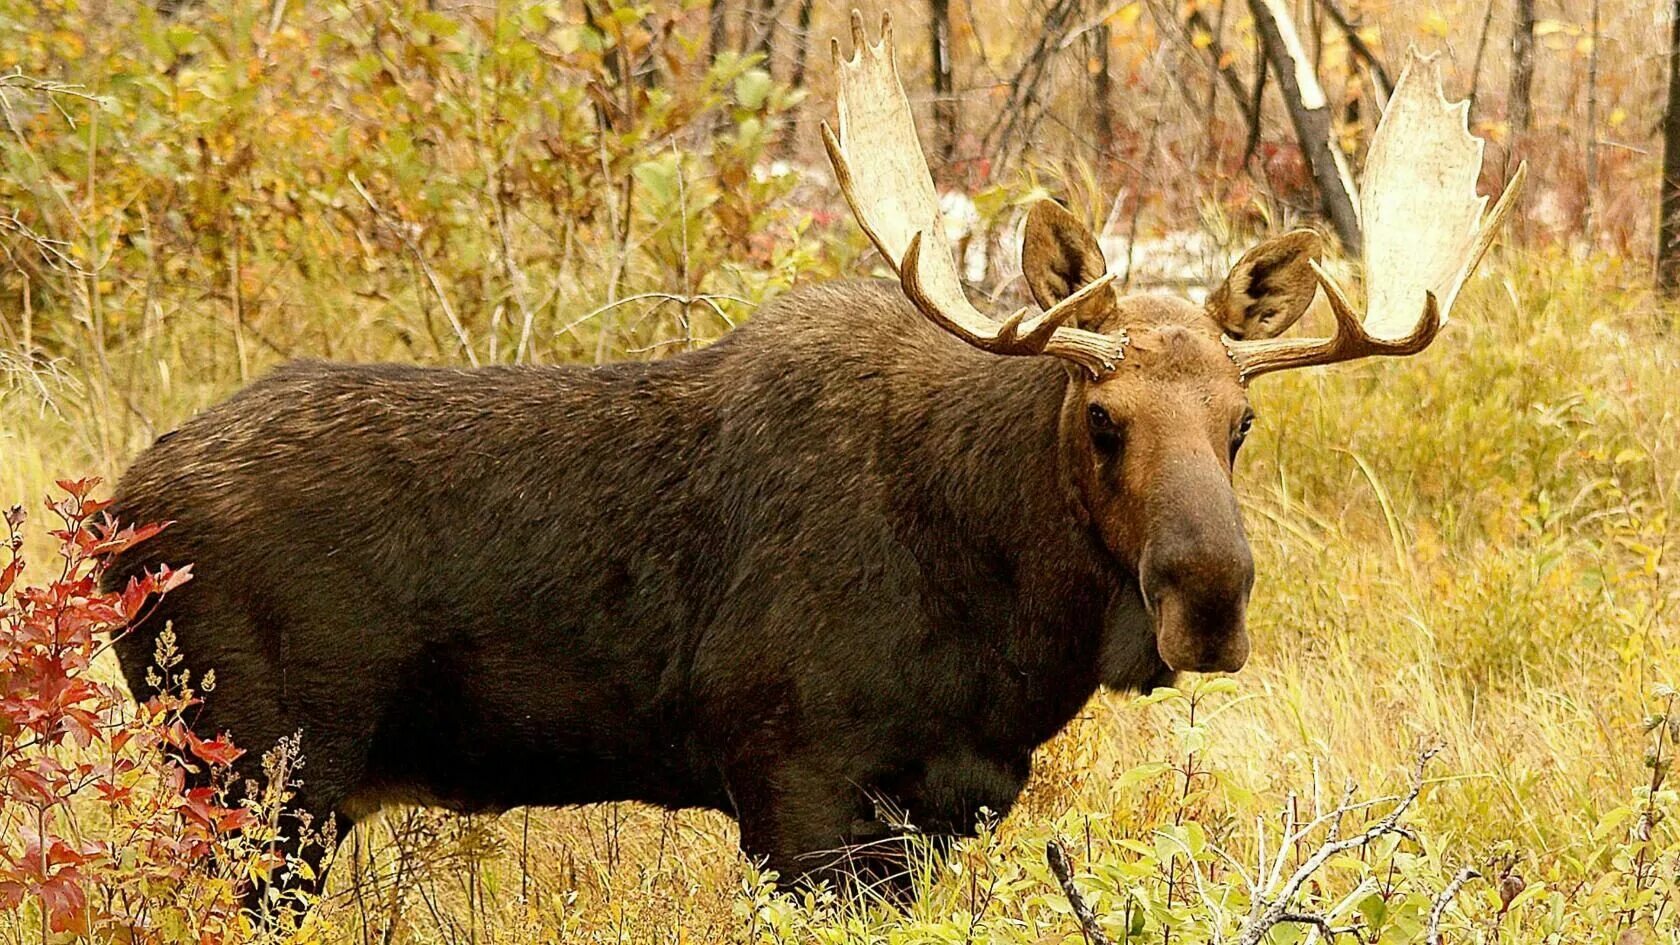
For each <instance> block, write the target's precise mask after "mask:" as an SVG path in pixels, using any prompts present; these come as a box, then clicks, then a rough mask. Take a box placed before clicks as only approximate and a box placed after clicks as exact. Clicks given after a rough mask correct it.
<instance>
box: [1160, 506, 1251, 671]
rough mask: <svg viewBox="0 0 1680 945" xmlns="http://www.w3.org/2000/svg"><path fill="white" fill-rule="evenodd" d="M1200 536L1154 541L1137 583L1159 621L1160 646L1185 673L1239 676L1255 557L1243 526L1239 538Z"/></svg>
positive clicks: (1246, 647)
mask: <svg viewBox="0 0 1680 945" xmlns="http://www.w3.org/2000/svg"><path fill="white" fill-rule="evenodd" d="M1195 537H1196V539H1199V540H1192V541H1190V542H1185V541H1182V540H1174V539H1168V540H1165V541H1154V542H1151V543H1150V545H1149V546H1148V547H1146V548H1145V550H1144V554H1143V557H1142V561H1141V562H1140V567H1139V569H1138V570H1139V574H1138V578H1139V584H1140V586H1141V588H1142V590H1143V596H1144V600H1145V603H1146V605H1147V606H1148V608H1149V611H1150V613H1151V614H1152V615H1153V617H1154V620H1155V647H1156V650H1157V651H1158V652H1159V653H1160V656H1161V659H1162V661H1163V662H1165V663H1166V664H1167V665H1168V666H1170V667H1172V668H1173V669H1175V670H1178V671H1180V672H1201V673H1216V672H1224V673H1234V672H1236V671H1237V670H1239V669H1242V667H1243V664H1244V663H1246V662H1247V661H1248V651H1249V641H1248V617H1247V615H1248V596H1249V591H1250V590H1251V589H1252V588H1253V586H1254V558H1253V556H1252V555H1251V554H1250V552H1249V549H1248V542H1247V541H1246V540H1245V539H1244V538H1243V536H1242V532H1241V526H1240V524H1239V525H1238V526H1237V528H1236V530H1235V533H1234V534H1225V535H1219V536H1213V535H1207V534H1205V533H1204V534H1201V535H1198V536H1195ZM1221 538H1222V539H1223V540H1219V539H1221ZM1210 539H1212V540H1210Z"/></svg>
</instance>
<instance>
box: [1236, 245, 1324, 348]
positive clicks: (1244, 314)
mask: <svg viewBox="0 0 1680 945" xmlns="http://www.w3.org/2000/svg"><path fill="white" fill-rule="evenodd" d="M1323 250H1324V241H1323V240H1322V239H1320V238H1319V235H1318V234H1317V233H1315V232H1313V231H1312V230H1291V231H1289V232H1288V233H1285V234H1283V235H1282V236H1278V237H1274V238H1272V239H1269V240H1267V241H1266V242H1264V243H1261V244H1260V245H1259V246H1256V247H1254V248H1253V249H1251V250H1249V251H1248V252H1246V253H1244V254H1243V258H1242V259H1239V260H1237V264H1236V265H1235V266H1233V267H1231V273H1230V275H1227V276H1226V277H1225V282H1224V283H1223V284H1222V285H1220V287H1219V288H1218V289H1216V290H1214V293H1213V294H1212V295H1210V296H1208V301H1207V312H1208V316H1209V317H1211V318H1212V319H1213V320H1214V321H1216V322H1218V323H1219V327H1220V328H1223V329H1224V330H1225V334H1227V335H1230V336H1231V337H1232V338H1236V339H1239V340H1240V339H1243V338H1273V337H1276V336H1278V335H1281V334H1283V333H1284V332H1285V331H1287V330H1288V329H1289V326H1290V325H1293V324H1295V322H1296V321H1297V320H1299V319H1300V317H1301V316H1302V314H1304V313H1305V312H1306V310H1307V306H1308V305H1311V304H1312V300H1313V294H1314V293H1316V292H1317V291H1318V280H1317V279H1316V278H1315V277H1314V276H1313V270H1312V262H1313V260H1316V259H1318V257H1319V254H1320V253H1321V252H1323Z"/></svg>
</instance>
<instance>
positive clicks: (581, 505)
mask: <svg viewBox="0 0 1680 945" xmlns="http://www.w3.org/2000/svg"><path fill="white" fill-rule="evenodd" d="M882 29H883V35H882V38H881V41H880V42H879V43H871V42H869V41H868V40H867V38H866V36H865V34H864V31H863V28H862V24H861V21H860V20H859V19H858V18H857V17H856V16H855V15H854V19H853V24H852V30H853V43H854V46H855V47H856V52H855V53H854V54H853V55H852V56H851V57H849V58H844V59H843V58H842V57H841V53H840V46H839V43H838V41H836V42H835V44H834V47H835V62H836V67H837V69H836V71H837V73H838V75H839V82H840V103H839V128H838V134H835V133H834V132H832V131H830V130H829V129H828V128H827V127H826V126H825V127H824V140H825V142H826V144H827V147H828V151H829V155H830V157H831V159H832V161H833V164H834V167H835V170H836V172H837V177H838V180H839V183H840V185H841V189H842V191H843V193H844V195H845V197H846V199H847V201H848V203H849V204H850V206H851V208H852V210H853V212H854V215H855V216H856V219H857V221H858V223H859V224H860V225H861V226H862V227H863V229H864V230H865V231H866V232H867V234H868V236H869V237H870V239H871V240H872V241H873V243H874V245H875V246H876V247H877V248H878V249H879V251H880V254H881V256H882V258H883V259H884V261H885V262H886V264H888V265H890V266H891V268H892V269H893V270H894V271H895V272H896V274H897V276H898V279H897V282H896V284H895V283H894V282H893V281H885V280H868V279H864V280H842V281H836V282H830V283H826V284H821V285H815V286H811V287H808V288H802V289H798V290H796V291H792V292H790V293H788V294H786V295H784V296H783V297H781V298H779V299H777V300H776V301H774V302H772V303H769V304H767V305H765V306H764V307H763V309H762V311H760V312H759V313H758V314H757V315H756V316H754V317H753V318H752V319H751V320H750V321H748V322H747V323H746V324H744V325H743V326H742V327H740V328H738V329H736V330H734V331H733V332H731V333H730V334H729V335H727V336H726V337H724V338H723V339H722V340H720V341H718V342H717V343H715V344H713V345H711V346H710V347H707V348H704V349H701V350H696V351H692V352H687V353H683V354H679V355H676V356H673V357H670V358H667V359H665V360H662V361H657V362H652V363H623V364H610V365H606V366H600V367H489V368H482V369H475V370H455V369H445V368H422V367H411V366H399V365H368V366H351V365H339V364H326V363H318V362H309V363H296V364H291V365H288V366H285V367H283V368H281V369H279V370H277V371H276V372H274V373H273V374H271V375H269V376H267V377H266V378H264V379H262V380H259V381H258V382H256V383H254V384H252V385H250V386H249V387H247V388H245V389H244V390H242V391H240V392H239V393H237V394H236V395H234V396H233V397H232V398H230V399H229V400H227V401H226V402H224V403H222V404H220V405H219V406H216V407H214V408H212V409H209V410H207V411H205V412H203V413H202V414H200V415H198V416H197V417H195V418H193V419H191V420H190V421H188V422H187V423H186V424H185V425H184V426H182V427H181V428H180V429H179V430H177V431H175V432H173V433H169V434H166V435H164V436H162V437H160V438H159V439H158V441H157V443H156V444H155V445H153V446H152V447H151V448H150V449H149V450H147V451H146V452H145V453H144V454H143V455H142V456H141V457H140V458H139V459H138V460H137V461H135V463H134V464H133V466H132V468H130V469H129V470H128V472H127V474H126V475H125V476H124V477H123V478H122V481H121V484H120V486H119V488H118V494H117V498H116V505H115V507H114V512H115V513H116V514H117V515H119V516H120V517H121V518H123V519H124V520H128V521H172V522H174V523H175V524H174V526H173V527H172V528H170V529H168V530H167V531H165V532H164V533H163V534H162V535H161V536H160V537H159V538H157V539H155V540H153V541H151V542H149V543H147V544H145V545H142V546H139V547H138V548H136V549H135V550H134V551H132V552H130V553H128V554H127V555H125V556H124V557H123V558H121V559H120V560H119V561H118V563H117V566H116V567H114V568H113V569H112V570H111V571H110V572H109V578H108V580H109V582H110V583H111V584H113V585H117V584H121V583H122V582H124V581H125V580H126V579H127V578H128V577H129V576H130V575H132V574H134V573H136V572H138V571H139V570H140V569H142V568H146V567H148V566H152V565H155V564H156V563H158V562H162V561H168V562H175V563H184V562H189V561H190V562H192V563H194V565H195V568H196V573H197V579H196V580H194V581H193V582H192V583H191V584H190V585H187V586H186V587H184V588H183V589H181V590H180V591H178V592H176V593H173V594H171V595H170V596H169V597H168V599H167V600H166V601H165V602H164V603H163V604H162V605H161V610H160V612H159V619H156V620H153V621H151V622H150V623H149V624H148V625H147V628H142V629H141V630H140V631H138V632H136V633H134V634H133V635H131V636H129V637H127V638H124V639H123V640H122V641H120V643H119V644H118V647H119V653H120V658H121V662H122V665H123V668H124V670H125V672H126V674H127V676H128V678H129V681H130V683H131V684H132V685H133V687H134V688H135V689H136V691H139V690H141V689H142V688H143V687H144V686H145V685H146V684H145V676H146V668H147V665H148V663H149V662H150V659H151V656H152V652H153V646H154V639H155V636H156V628H157V627H159V626H161V625H162V623H163V622H164V621H166V620H167V621H169V622H171V623H172V624H173V626H174V629H175V632H176V634H177V636H178V639H179V645H180V649H181V651H182V652H183V653H184V654H185V656H186V658H187V660H188V661H189V664H190V665H193V666H195V667H198V668H200V669H205V668H214V669H215V671H216V673H217V675H218V677H219V679H220V684H219V686H218V688H217V690H216V692H215V694H214V696H213V697H211V698H210V700H209V702H208V705H207V707H206V709H205V712H204V715H203V717H202V718H201V720H200V722H199V724H200V725H201V726H202V728H204V729H205V730H207V731H209V730H213V731H231V732H232V733H233V735H234V736H235V737H236V738H237V739H239V740H240V741H241V742H242V743H244V744H247V745H251V746H255V747H259V748H260V747H262V746H265V745H267V744H271V743H273V742H274V741H275V740H277V739H280V738H282V737H285V736H288V735H290V734H291V733H293V732H301V750H302V752H303V755H304V756H305V758H306V759H307V768H306V769H305V771H304V775H305V777H304V780H303V783H302V785H301V787H300V789H299V791H298V793H297V795H296V799H295V800H296V803H297V804H298V805H299V806H300V807H301V808H302V809H304V810H307V811H309V812H311V813H312V814H313V815H314V816H315V817H317V818H321V819H330V820H331V821H332V822H333V823H336V824H337V825H338V826H339V827H341V828H347V827H348V826H350V825H351V824H352V823H354V822H355V821H357V820H359V819H361V818H363V817H366V816H368V815H370V814H371V813H373V812H375V811H377V810H379V809H380V808H381V807H383V806H385V805H389V804H392V803H397V802H421V803H428V804H439V805H445V806H448V807H450V808H455V809H460V810H469V811H496V810H503V809H506V808H510V807H514V806H520V805H566V804H582V803H589V802H599V801H620V800H636V801H645V802H648V803H651V804H656V805H663V806H665V807H669V808H684V807H696V808H711V809H715V810H719V811H723V812H725V813H727V814H729V815H731V816H733V817H734V818H735V820H736V821H737V822H738V823H739V825H740V843H741V847H742V849H743V850H744V851H745V852H746V853H747V854H748V855H750V856H753V857H758V858H761V859H762V860H763V861H764V862H765V863H767V865H768V866H769V868H771V869H773V870H775V871H777V872H778V873H779V874H780V875H781V876H782V877H783V879H784V880H788V879H793V878H797V877H806V876H810V875H813V874H816V875H825V876H826V875H837V876H838V875H847V874H846V873H845V871H844V870H843V869H842V868H841V867H839V866H838V865H837V864H839V863H840V862H841V861H842V860H843V859H844V858H843V857H840V856H839V855H838V853H839V852H840V851H845V850H848V849H856V848H858V847H859V846H860V845H867V844H869V843H870V842H871V841H873V840H876V839H879V838H882V837H885V836H890V835H892V834H893V833H894V831H896V830H900V829H902V827H903V824H902V823H901V822H898V818H897V817H886V816H883V815H882V813H881V811H882V809H883V806H889V807H891V808H892V809H894V810H895V811H897V812H899V814H900V815H901V816H902V818H903V819H905V820H907V821H908V822H910V823H913V824H915V825H916V826H917V827H918V828H919V830H920V831H921V832H923V833H926V834H929V835H933V836H951V835H958V834H961V833H964V832H965V831H968V830H971V829H972V826H973V825H974V823H975V820H976V816H977V815H978V814H979V813H980V812H981V810H982V808H989V809H990V810H991V811H993V812H997V813H999V814H1001V813H1003V812H1006V811H1008V810H1009V808H1010V806H1011V805H1012V803H1013V802H1014V801H1015V799H1016V796H1017V794H1018V793H1019V792H1020V791H1021V789H1022V786H1023V784H1024V783H1025V782H1026V780H1027V776H1028V773H1029V769H1030V766H1031V759H1032V754H1033V750H1034V749H1035V748H1036V747H1037V746H1039V745H1040V744H1042V743H1043V742H1044V741H1046V740H1047V739H1049V738H1050V737H1051V736H1053V735H1054V734H1055V733H1056V732H1057V731H1058V730H1059V729H1060V728H1062V726H1063V725H1064V724H1065V723H1066V722H1067V721H1068V720H1069V719H1070V718H1072V717H1073V715H1074V714H1075V713H1076V712H1078V711H1079V709H1080V708H1081V707H1082V706H1083V705H1084V704H1085V703H1086V702H1087V700H1088V699H1089V698H1090V697H1091V696H1092V694H1093V693H1095V692H1096V690H1097V689H1098V687H1099V686H1107V687H1109V688H1112V689H1116V690H1133V691H1135V690H1140V689H1145V688H1147V687H1151V686H1154V685H1157V684H1160V683H1164V682H1166V681H1168V680H1170V679H1172V678H1173V676H1174V674H1175V673H1178V672H1185V671H1195V672H1208V671H1225V672H1229V671H1234V670H1237V669H1239V668H1240V667H1241V666H1242V665H1243V663H1244V661H1245V660H1246V659H1247V657H1248V654H1249V648H1250V641H1249V635H1248V633H1247V631H1246V628H1245V611H1246V609H1247V605H1248V600H1249V592H1250V588H1251V586H1252V584H1253V582H1254V568H1253V562H1252V558H1251V555H1250V551H1249V547H1248V544H1247V541H1246V539H1245V536H1244V532H1243V524H1242V519H1241V515H1240V512H1239V508H1238V503H1237V499H1236V495H1235V493H1234V492H1233V489H1232V467H1233V463H1234V461H1235V459H1236V456H1237V451H1238V449H1239V448H1240V447H1241V446H1242V443H1243V438H1244V437H1245V436H1246V435H1247V434H1248V432H1249V427H1250V424H1251V423H1252V422H1253V420H1254V416H1253V413H1252V412H1251V410H1250V409H1249V406H1248V402H1247V398H1246V387H1247V384H1248V383H1249V382H1250V381H1251V380H1252V379H1254V378H1256V377H1258V376H1260V375H1263V374H1265V373H1267V372H1270V371H1277V370H1282V369H1288V368H1300V367H1307V366H1310V365H1320V364H1329V363H1332V362H1338V361H1346V360H1351V359H1355V358H1362V357H1367V356H1373V355H1411V354H1415V353H1417V352H1420V351H1422V350H1423V349H1424V348H1425V347H1426V346H1427V345H1429V343H1430V342H1431V341H1432V340H1433V339H1434V338H1435V336H1436V333H1437V331H1438V329H1439V328H1440V327H1441V325H1442V324H1443V323H1444V322H1445V320H1446V316H1447V313H1448V310H1449V308H1450V307H1451V305H1452V302H1453V300H1454V297H1455V296H1456V295H1457V293H1458V290H1459V288H1460V287H1461V286H1462V284H1463V283H1464V281H1465V279H1466V278H1467V277H1468V276H1469V274H1470V272H1471V270H1472V269H1473V268H1474V266H1475V265H1476V262H1477V261H1478V259H1479V258H1480V257H1481V255H1482V253H1483V251H1484V250H1485V249H1486V247H1487V246H1488V244H1489V242H1490V241H1491V239H1492V237H1493V233H1494V231H1495V229H1496V228H1497V227H1498V225H1499V222H1500V220H1501V219H1502V218H1503V216H1504V215H1505V214H1506V212H1507V211H1508V210H1509V208H1510V206H1511V203H1512V197H1513V195H1514V194H1515V193H1516V191H1517V189H1518V187H1519V185H1520V175H1521V171H1519V175H1518V177H1517V178H1515V179H1513V181H1512V184H1511V186H1510V187H1508V188H1507V189H1506V191H1505V194H1504V195H1503V196H1502V197H1501V199H1500V200H1499V202H1498V203H1497V205H1496V206H1495V207H1494V208H1493V209H1492V210H1491V211H1486V199H1485V198H1483V197H1478V196H1477V195H1476V180H1477V176H1478V173H1479V170H1480V166H1481V148H1482V143H1481V142H1480V141H1479V140H1477V139H1475V138H1473V137H1471V136H1470V135H1469V133H1468V131H1467V130H1466V125H1465V120H1464V112H1463V109H1462V106H1458V107H1449V106H1448V105H1447V104H1446V102H1445V101H1444V100H1443V99H1442V98H1441V95H1440V91H1439V89H1440V86H1439V79H1438V77H1436V76H1435V75H1434V71H1433V69H1432V68H1431V67H1429V66H1428V65H1427V64H1419V63H1414V64H1413V65H1412V66H1411V67H1409V68H1408V71H1407V72H1406V74H1405V75H1404V76H1403V77H1402V79H1401V81H1400V82H1399V83H1398V86H1397V87H1396V88H1395V90H1394V92H1393V95H1392V97H1391V99H1390V102H1389V104H1388V108H1387V114H1386V115H1385V117H1384V120H1383V123H1382V126H1381V128H1380V129H1379V131H1378V132H1377V134H1376V137H1375V139H1374V140H1373V142H1372V145H1371V149H1370V154H1369V158H1368V162H1367V167H1366V171H1365V175H1364V188H1363V195H1362V197H1361V206H1362V211H1363V220H1364V227H1365V232H1366V239H1365V245H1364V247H1363V250H1364V259H1365V262H1366V268H1367V296H1368V305H1367V311H1366V313H1365V314H1363V315H1361V314H1359V313H1357V312H1356V310H1355V307H1354V306H1353V304H1352V303H1351V302H1350V301H1349V299H1348V298H1347V297H1346V295H1345V294H1344V293H1343V292H1342V291H1341V290H1340V289H1339V288H1338V287H1337V284H1336V282H1335V281H1334V280H1333V279H1332V278H1331V277H1330V276H1329V275H1328V274H1327V273H1326V272H1325V270H1323V269H1322V268H1320V266H1319V264H1318V262H1317V256H1318V254H1319V251H1320V243H1319V238H1318V237H1317V236H1316V235H1315V234H1314V233H1312V232H1311V231H1305V230H1302V231H1295V232H1290V233H1287V234H1285V235H1282V236H1278V237H1276V238H1273V239H1269V240H1267V241H1265V242H1262V243H1260V244H1259V245H1258V246H1256V247H1255V248H1253V249H1251V250H1250V251H1248V253H1247V254H1246V255H1244V256H1242V257H1241V259H1240V260H1239V261H1238V262H1237V263H1236V264H1235V266H1234V267H1233V268H1232V269H1231V271H1230V273H1229V275H1228V276H1227V277H1226V278H1225V280H1224V282H1223V284H1222V285H1220V286H1218V287H1217V288H1215V289H1214V290H1213V291H1212V292H1211V294H1210V295H1209V296H1208V301H1207V302H1206V304H1205V305H1197V304H1192V303H1191V302H1189V301H1186V300H1183V299H1180V298H1171V297H1164V296H1158V295H1124V296H1122V295H1121V294H1120V293H1119V292H1118V291H1117V290H1116V288H1115V286H1114V285H1113V284H1112V281H1111V277H1110V276H1109V275H1107V265H1106V264H1105V261H1104V259H1103V256H1102V253H1101V251H1100V249H1099V247H1098V244H1097V241H1096V240H1095V239H1094V237H1093V236H1092V234H1091V233H1090V232H1089V231H1088V230H1087V229H1086V228H1085V227H1084V226H1082V225H1081V224H1080V223H1079V222H1078V221H1077V220H1076V219H1075V218H1074V216H1073V215H1072V214H1070V213H1069V212H1068V211H1067V210H1065V209H1063V208H1062V207H1061V206H1060V205H1058V204H1056V203H1054V202H1049V201H1046V202H1041V203H1038V204H1036V205H1035V206H1034V207H1033V208H1032V209H1031V211H1030V213H1029V214H1028V216H1027V219H1026V222H1025V229H1024V236H1023V240H1022V250H1021V257H1022V258H1021V270H1022V273H1023V275H1024V281H1025V284H1026V287H1027V289H1028V290H1030V292H1031V294H1032V297H1033V299H1034V300H1036V302H1037V303H1038V306H1039V308H1038V309H1031V308H1025V309H1022V310H1021V311H1018V312H1015V313H1014V314H1011V315H1009V316H1007V317H1005V318H1002V319H994V318H992V317H990V316H988V315H986V314H983V313H982V312H981V311H979V310H978V309H977V308H975V307H974V305H972V304H971V303H970V302H969V300H968V298H967V297H966V295H965V294H964V291H963V286H962V284H961V281H960V278H959V276H958V273H957V269H956V266H955V265H954V263H953V260H952V254H951V250H950V246H949V244H948V243H947V241H946V237H945V235H944V231H943V228H942V226H941V224H940V219H939V211H938V203H937V199H936V194H935V191H934V188H933V186H932V183H931V181H930V178H929V175H928V169H927V164H926V161H925V159H924V158H923V156H922V154H921V152H920V150H919V149H918V148H916V147H915V146H914V144H913V142H914V141H915V140H916V139H915V129H914V127H913V124H912V120H911V113H910V107H909V104H908V102H907V100H906V98H905V95H904V92H903V89H902V88H901V86H900V84H899V80H898V76H897V73H896V69H895V66H894V64H893V54H892V48H891V24H890V21H887V22H884V23H883V27H882ZM1320 289H1322V290H1323V292H1324V295H1325V296H1326V298H1327V301H1328V305H1329V308H1330V310H1331V312H1332V313H1333V314H1334V316H1335V321H1336V331H1335V334H1334V337H1332V338H1328V339H1287V338H1282V337H1279V336H1280V335H1281V334H1282V333H1283V332H1285V330H1286V329H1288V328H1289V327H1290V326H1291V325H1292V324H1293V323H1294V322H1295V321H1296V320H1297V319H1298V318H1300V317H1301V315H1302V313H1303V312H1304V311H1306V309H1307V308H1308V306H1309V304H1310V303H1311V302H1312V301H1313V299H1314V297H1315V294H1316V293H1317V292H1318V290H1320ZM247 757H248V758H252V757H254V754H253V755H252V756H247Z"/></svg>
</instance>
